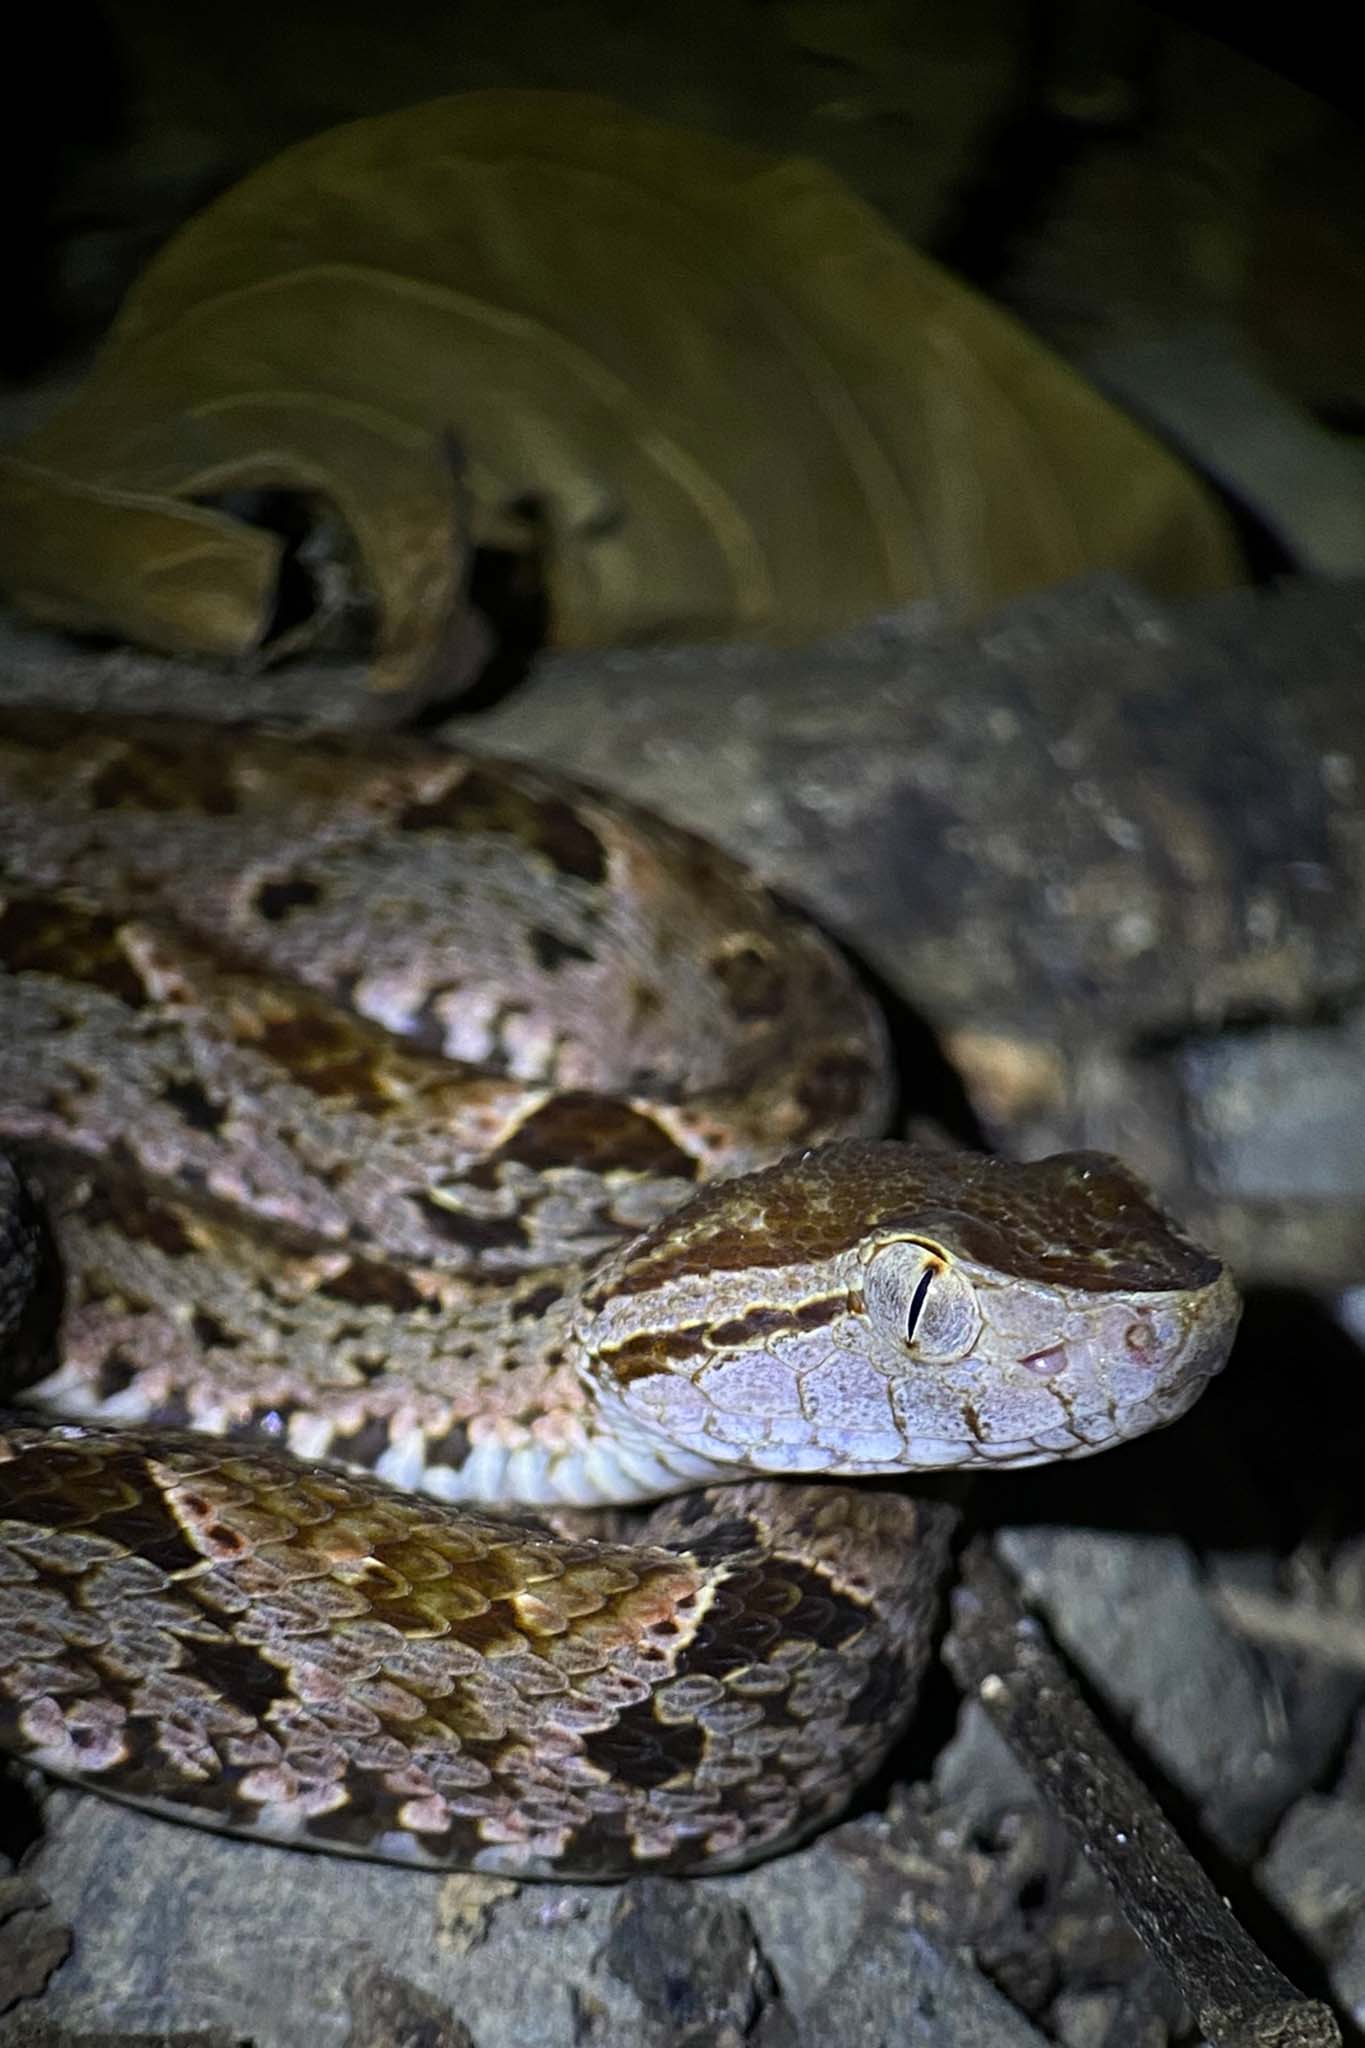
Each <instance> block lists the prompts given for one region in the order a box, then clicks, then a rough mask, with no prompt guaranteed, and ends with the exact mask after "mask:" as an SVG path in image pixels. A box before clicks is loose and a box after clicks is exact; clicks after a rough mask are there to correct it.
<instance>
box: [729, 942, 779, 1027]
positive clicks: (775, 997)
mask: <svg viewBox="0 0 1365 2048" xmlns="http://www.w3.org/2000/svg"><path fill="white" fill-rule="evenodd" d="M711 973H712V975H713V976H714V978H715V979H716V980H717V981H718V982H719V983H720V986H721V988H722V989H723V990H724V991H725V1000H726V1002H727V1003H728V1004H729V1006H730V1009H731V1010H732V1011H733V1013H734V1014H735V1016H736V1017H738V1018H739V1019H740V1021H741V1022H742V1023H745V1024H750V1023H758V1022H761V1021H762V1020H763V1019H765V1018H769V1017H776V1016H777V1015H778V1013H779V1012H780V1011H781V1008H782V1005H783V1002H784V1000H785V997H786V983H785V978H784V976H783V973H782V968H781V964H780V962H779V961H778V960H776V959H775V958H774V956H773V954H772V952H771V951H770V950H769V949H768V948H767V947H766V946H763V945H760V944H759V942H758V941H757V940H756V939H741V940H738V941H732V942H731V943H730V944H728V945H726V946H724V947H722V949H721V950H720V951H719V952H718V953H716V954H714V955H713V957H712V960H711Z"/></svg>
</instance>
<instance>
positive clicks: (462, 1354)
mask: <svg viewBox="0 0 1365 2048" xmlns="http://www.w3.org/2000/svg"><path fill="white" fill-rule="evenodd" d="M0 888H2V889H3V900H2V903H0V970H3V971H0V1139H3V1140H4V1141H5V1143H6V1144H7V1146H8V1147H9V1149H10V1151H11V1152H12V1153H13V1155H14V1158H15V1160H16V1162H17V1167H16V1166H11V1165H9V1164H8V1163H3V1171H0V1327H3V1328H4V1329H6V1330H7V1332H8V1350H9V1352H10V1354H11V1359H12V1364H11V1371H12V1374H13V1376H14V1377H15V1378H16V1379H18V1380H27V1381H28V1382H30V1388H29V1391H30V1393H31V1395H32V1396H33V1397H34V1398H36V1399H37V1400H38V1401H40V1402H41V1403H42V1405H43V1409H44V1410H45V1411H46V1412H45V1414H40V1413H39V1412H38V1411H36V1410H35V1411H34V1412H33V1413H32V1414H31V1415H29V1416H25V1415H24V1414H23V1413H22V1412H20V1413H15V1414H14V1415H12V1416H11V1417H9V1418H6V1420H5V1425H4V1428H3V1431H2V1432H0V1740H3V1742H4V1743H5V1744H6V1745H7V1746H8V1747H10V1748H12V1749H14V1750H16V1751H18V1752H20V1753H22V1754H24V1755H26V1756H29V1757H31V1758H32V1759H34V1760H36V1761H37V1762H38V1763H39V1764H41V1765H42V1766H43V1767H44V1768H46V1769H48V1770H50V1771H52V1772H55V1773H58V1774H62V1775H65V1776H68V1777H73V1778H76V1779H79V1780H81V1781H83V1782H88V1783H89V1784H90V1785H92V1786H94V1787H97V1788H102V1789H104V1790H106V1791H109V1792H111V1793H114V1794H116V1795H119V1796H122V1797H125V1798H129V1799H132V1800H136V1801H138V1802H139V1803H142V1804H145V1805H148V1806H150V1807H152V1808H154V1809H156V1810H159V1811H163V1812H165V1813H168V1814H171V1815H174V1816H176V1817H179V1818H182V1819H186V1820H193V1821H200V1822H203V1823H206V1824H209V1825H213V1826H217V1827H221V1828H225V1829H230V1830H234V1831H238V1832H248V1833H254V1834H261V1835H266V1836H270V1837H273V1838H278V1839H281V1840H286V1841H290V1842H295V1843H300V1844H305V1845H312V1846H315V1847H325V1848H328V1849H332V1850H337V1851H353V1852H358V1853H362V1854H367V1855H377V1856H384V1857H390V1858H394V1859H398V1860H409V1861H413V1862H417V1863H425V1864H428V1865H434V1866H446V1867H449V1866H456V1867H474V1868H480V1869H488V1870H498V1871H505V1872H508V1873H511V1874H514V1875H525V1876H535V1875H554V1876H567V1875H578V1876H604V1875H611V1874H619V1873H621V1872H624V1871H628V1870H632V1869H643V1868H648V1869H661V1870H681V1869H701V1868H706V1869H719V1868H725V1867H730V1866H733V1865H736V1864H739V1863H742V1862H745V1861H748V1860H750V1859H752V1858H753V1857H755V1856H756V1855H759V1854H761V1853H766V1852H767V1851H769V1850H771V1849H773V1848H775V1847H777V1846H779V1845H781V1844H783V1843H785V1842H788V1841H791V1840H793V1839H795V1838H797V1837H798V1836H800V1835H801V1834H804V1833H806V1832H808V1831H809V1830H810V1829H811V1828H813V1827H814V1826H816V1825H818V1824H819V1823H820V1822H821V1821H823V1820H825V1819H827V1818H828V1817H830V1816H831V1815H832V1814H833V1813H835V1812H836V1811H837V1810H838V1808H839V1807H840V1806H841V1805H842V1804H843V1803H844V1801H845V1800H846V1798H847V1796H848V1793H849V1791H850V1789H851V1787H852V1786H853V1785H854V1784H855V1783H856V1782H857V1780H858V1779H859V1778H860V1777H862V1776H864V1775H865V1774H866V1773H867V1772H869V1771H870V1770H871V1769H872V1768H874V1767H875V1765H876V1764H877V1762H878V1761H879V1760H880V1758H881V1757H882V1756H883V1755H884V1754H885V1752H886V1750H887V1748H888V1747H889V1745H890V1743H891V1742H892V1741H893V1740H894V1739H895V1736H896V1734H897V1732H898V1730H899V1728H900V1726H901V1725H902V1723H903V1721H904V1718H905V1716H906V1714H907V1713H908V1711H909V1708H910V1705H911V1702H912V1700H913V1697H914V1691H915V1686H916V1681H917V1677H918V1673H919V1670H920V1667H921V1664H922V1661H923V1658H924V1656H925V1653H926V1646H927V1642H928V1637H929V1633H930V1629H931V1625H932V1619H933V1613H934V1606H935V1594H936V1588H937V1586H938V1583H939V1579H940V1576H941V1571H942V1566H943V1562H944V1558H945V1553H946V1544H947V1540H948V1530H949V1525H950V1519H951V1518H950V1515H949V1513H948V1511H947V1510H946V1509H945V1508H944V1507H943V1506H942V1505H941V1504H938V1503H936V1502H933V1501H926V1500H917V1499H916V1498H915V1496H914V1494H913V1492H911V1491H910V1490H908V1489H907V1488H906V1487H904V1485H889V1484H885V1483H884V1484H882V1485H876V1484H868V1483H867V1480H868V1479H869V1478H873V1477H875V1476H877V1475H881V1476H882V1477H883V1479H885V1478H886V1476H888V1475H892V1476H896V1477H903V1475H905V1474H907V1473H912V1472H915V1471H922V1470H925V1469H938V1470H942V1469H953V1470H957V1469H962V1468H967V1467H973V1466H976V1467H985V1466H990V1465H995V1464H1000V1465H1008V1464H1023V1463H1030V1462H1037V1461H1040V1460H1045V1459H1050V1458H1058V1457H1067V1456H1074V1455H1084V1454H1085V1453H1088V1452H1090V1451H1093V1450H1098V1449H1101V1448H1103V1447H1104V1446H1105V1445H1106V1444H1108V1443H1111V1442H1115V1441H1118V1440H1120V1439H1122V1438H1125V1437H1129V1436H1132V1435H1135V1434H1137V1433H1139V1432H1140V1431H1142V1430H1144V1429H1147V1428H1150V1427H1152V1426H1154V1425H1156V1424H1159V1423H1162V1422H1165V1421H1168V1420H1170V1419H1172V1418H1173V1417H1174V1416H1176V1415H1178V1414H1179V1413H1181V1412H1182V1410H1183V1409H1184V1408H1185V1407H1186V1406H1188V1404H1189V1403H1190V1401H1191V1400H1193V1399H1194V1397H1195V1396H1196V1394H1197V1393H1198V1392H1199V1390H1200V1388H1201V1387H1202V1385H1203V1384H1204V1382H1205V1381H1206V1379H1207V1378H1208V1376H1209V1375H1210V1374H1211V1373H1212V1372H1214V1371H1216V1370H1217V1368H1218V1366H1219V1365H1221V1363H1222V1361H1223V1359H1224V1357H1225V1355H1226V1351H1227V1348H1228V1345H1229V1343H1230V1340H1231V1335H1232V1331H1233V1327H1234V1325H1235V1321H1236V1298H1235V1294H1234V1291H1233V1288H1232V1285H1231V1282H1230V1280H1229V1279H1228V1276H1227V1274H1226V1272H1225V1271H1224V1269H1223V1268H1222V1267H1221V1265H1220V1264H1219V1263H1218V1261H1217V1260H1215V1259H1213V1258H1211V1257H1209V1256H1208V1255H1207V1254H1205V1253H1204V1252H1202V1251H1201V1250H1199V1249H1198V1248H1197V1247H1196V1246H1194V1245H1192V1244H1191V1243H1190V1242H1189V1241H1188V1240H1187V1239H1185V1238H1184V1237H1182V1236H1181V1234H1180V1233H1179V1232H1178V1231H1177V1230H1176V1229H1175V1228H1174V1227H1173V1226H1172V1225H1171V1224H1169V1223H1168V1222H1167V1221H1166V1220H1165V1219H1164V1218H1163V1217H1162V1216H1161V1215H1160V1213H1159V1212H1158V1211H1157V1210H1156V1209H1155V1208H1154V1207H1153V1206H1152V1204H1151V1202H1150V1200H1149V1198H1148V1197H1147V1196H1146V1195H1145V1194H1144V1193H1143V1191H1142V1189H1141V1188H1140V1187H1139V1186H1138V1185H1137V1184H1136V1183H1135V1182H1134V1181H1133V1180H1132V1179H1131V1177H1130V1176H1129V1175H1128V1174H1127V1173H1126V1172H1125V1171H1124V1169H1123V1168H1121V1167H1120V1166H1119V1165H1118V1164H1117V1163H1116V1162H1114V1161H1112V1160H1108V1159H1105V1158H1102V1157H1100V1156H1097V1155H1085V1154H1077V1155H1072V1156H1069V1157H1066V1158H1060V1159H1054V1160H1049V1161H1044V1162H1041V1163H1039V1164H1037V1165H1033V1166H1013V1165H1009V1164H1007V1163H1004V1162H999V1161H995V1160H991V1159H984V1158H977V1157H966V1156H964V1157H958V1156H954V1155H949V1154H940V1153H936V1152H924V1151H916V1150H913V1149H911V1148H910V1147H907V1146H902V1145H896V1144H890V1143H875V1142H871V1141H870V1136H869V1134H871V1133H873V1132H875V1131H876V1130H877V1129H879V1128H881V1125H882V1121H883V1119H884V1118H885V1116H886V1113H887V1076H886V1057H885V1051H884V1047H883V1042H882V1037H881V1034H880V1030H879V1027H878V1025H877V1021H876V1019H875V1017H874V1015H873V1013H872V1011H871V1010H870V1008H869V1006H868V1004H867V1003H866V1001H865V1000H864V998H863V996H862V995H861V993H860V992H859V990H858V989H857V987H856V986H855V984H854V983H853V981H852V979H851V978H850V977H849V975H848V974H847V972H846V971H845V969H844V967H843V965H842V963H841V961H840V960H839V958H838V956H837V955H836V954H835V952H834V951H833V950H832V949H831V948H830V947H829V946H828V945H827V944H826V943H825V942H824V941H823V939H822V938H820V937H819V935H818V934H816V933H815V932H814V931H813V930H812V929H811V928H810V927H809V926H808V925H806V924H805V923H804V922H803V921H802V920H801V919H800V918H799V917H797V916H796V915H795V914H794V913H792V912H790V911H788V910H786V909H785V908H783V907H782V906H781V905H779V904H778V903H777V902H775V901H774V899H772V898H771V897H770V896H769V895H768V894H767V893H766V892H765V891H763V890H762V889H761V888H760V887H759V886H758V885H757V884H756V883H755V882H754V881H753V880H752V879H751V878H750V877H748V876H747V875H746V874H745V873H744V872H743V870H741V869H740V868H738V867H737V866H736V865H735V864H734V863H732V862H730V861H729V860H727V859H725V858H723V857H722V856H721V855H720V854H718V853H716V852H715V851H714V850H713V849H711V848H709V847H706V846H704V845H702V844H701V843H700V842H698V841H696V840H694V839H691V838H690V837H688V836H686V835H685V834H682V833H678V832H675V831H673V830H671V829H669V828H667V827H665V826H663V825H661V824H659V823H658V822H657V821H653V820H648V819H644V818H642V817H640V816H638V815H636V814H635V813H633V812H631V811H630V810H629V809H628V808H627V807H624V806H620V805H616V804H608V803H606V802H605V801H603V800H602V799H600V798H597V797H595V796H593V795H591V794H590V793H587V792H585V791H582V790H579V789H576V788H574V787H571V786H569V785H566V784H561V783H558V782H555V781H553V780H550V779H548V778H544V777H541V776H538V775H535V774H532V773H530V772H524V771H521V770H512V769H510V768H506V767H501V766H498V767H495V766H493V765H492V764H489V763H479V762H476V761H472V760H470V759H467V758H466V757H464V756H459V755H454V754H451V753H448V752H444V751H437V750H434V749H428V748H423V747H421V746H417V745H413V746H404V745H402V744H401V743H400V744H386V745H384V746H382V747H376V746H375V745H374V744H373V743H371V742H368V741H367V742H363V743H359V742H346V741H341V740H326V741H315V742H313V743H311V744H309V745H308V746H300V745H291V744H289V743H288V742H286V741H283V740H274V739H268V738H262V737H248V736H243V735H240V734H235V733H229V732H225V731H222V730H214V731H208V730H203V731H200V730H197V729H195V728H192V727H189V726H185V727H180V726H176V725H171V724H163V723H155V724H147V725H136V724H132V723H124V724H112V723H111V724H110V725H108V726H100V725H98V724H92V723H90V722H88V721H85V722H77V721H75V720H69V719H66V718H63V717H61V716H59V715H49V714H40V713H37V712H33V713H10V714H6V715H4V717H3V719H0ZM20 1168H21V1169H22V1177H21V1173H20V1171H19V1170H18V1169H20ZM26 1183H27V1185H26ZM54 1416H55V1418H57V1419H54ZM323 1461H326V1462H323ZM342 1466H344V1467H346V1468H348V1469H346V1470H342V1469H339V1468H340V1467H342ZM801 1475H807V1476H806V1477H804V1478H803V1477H802V1476H801ZM811 1475H815V1476H811ZM836 1482H844V1483H836ZM849 1482H858V1483H849ZM651 1500H653V1501H659V1502H661V1503H662V1504H661V1505H657V1506H655V1507H653V1508H652V1509H650V1510H648V1511H647V1512H646V1513H644V1514H643V1515H640V1514H639V1513H638V1512H637V1513H635V1514H634V1515H633V1516H632V1517H631V1518H630V1519H629V1521H628V1522H627V1523H625V1524H623V1523H622V1519H621V1518H620V1517H617V1518H616V1520H615V1521H608V1520H607V1518H606V1517H605V1516H602V1515H600V1514H599V1516H598V1517H597V1518H595V1519H592V1520H590V1519H589V1518H588V1517H587V1516H585V1515H584V1513H583V1512H582V1510H583V1509H585V1508H588V1507H599V1509H600V1507H601V1506H602V1505H603V1504H611V1503H617V1504H627V1503H631V1502H640V1501H651ZM495 1507H496V1508H499V1509H501V1510H503V1511H504V1512H503V1513H502V1514H501V1515H499V1514H497V1513H494V1512H492V1510H493V1509H494V1508H495Z"/></svg>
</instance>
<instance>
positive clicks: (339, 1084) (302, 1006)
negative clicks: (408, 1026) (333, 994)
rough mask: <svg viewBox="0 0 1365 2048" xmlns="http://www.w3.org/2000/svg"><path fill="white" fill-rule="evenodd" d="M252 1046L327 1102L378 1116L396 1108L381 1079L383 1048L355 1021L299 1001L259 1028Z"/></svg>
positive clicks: (254, 1029)
mask: <svg viewBox="0 0 1365 2048" xmlns="http://www.w3.org/2000/svg"><path fill="white" fill-rule="evenodd" d="M249 1043H251V1044H253V1045H254V1046H256V1047H257V1049H258V1050H259V1051H261V1052H263V1053H264V1054H265V1055H266V1056H267V1058H269V1059H271V1060H273V1061H274V1063H275V1065H276V1066H277V1067H279V1068H281V1069H282V1071H283V1072H284V1073H286V1074H287V1075H288V1076H289V1078H290V1080H291V1081H296V1082H297V1083H298V1085H299V1086H300V1087H301V1088H306V1089H307V1090H308V1092H309V1093H310V1094H311V1095H316V1096H318V1097H319V1099H320V1100H322V1101H328V1102H330V1101H338V1100H342V1101H347V1102H351V1103H354V1104H356V1105H357V1106H358V1107H360V1108H363V1109H368V1110H370V1111H372V1112H375V1111H379V1110H384V1109H388V1108H391V1107H392V1098H391V1097H390V1096H389V1095H388V1093H387V1092H386V1090H385V1089H384V1087H383V1084H382V1081H381V1078H380V1076H381V1072H382V1067H383V1048H382V1047H380V1046H378V1045H376V1044H374V1043H372V1041H371V1039H370V1037H369V1035H368V1033H367V1032H366V1031H365V1030H364V1029H363V1027H361V1026H358V1025H357V1024H356V1023H355V1022H354V1020H353V1019H351V1018H349V1017H344V1016H338V1015H335V1014H333V1013H330V1012H328V1011H327V1010H324V1009H323V1008H322V1007H321V1005H320V1004H319V1005H314V1004H311V1003H308V1002H307V1001H306V1000H305V999H303V998H300V999H298V1000H297V1001H296V1002H295V1004H294V1006H293V1007H292V1008H291V1009H289V1010H288V1011H286V1012H284V1013H277V1014H276V1015H274V1016H271V1017H267V1018H266V1019H264V1020H263V1021H262V1022H261V1023H260V1025H259V1026H258V1027H256V1028H253V1031H252V1034H251V1037H250V1040H249Z"/></svg>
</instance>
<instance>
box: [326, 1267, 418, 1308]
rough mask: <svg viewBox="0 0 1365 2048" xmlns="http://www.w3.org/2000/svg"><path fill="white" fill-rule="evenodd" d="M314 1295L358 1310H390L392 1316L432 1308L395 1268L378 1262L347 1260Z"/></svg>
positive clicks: (404, 1274)
mask: <svg viewBox="0 0 1365 2048" xmlns="http://www.w3.org/2000/svg"><path fill="white" fill-rule="evenodd" d="M317 1291H318V1293H319V1294H321V1295H325V1296H327V1297H328V1299H330V1300H332V1301H344V1302H347V1303H348V1304H350V1305H351V1306H352V1307H357V1308H385V1309H390V1310H392V1312H393V1313H394V1314H395V1315H414V1314H416V1313H418V1311H420V1310H422V1309H425V1308H429V1307H430V1306H431V1304H430V1303H429V1302H428V1301H427V1299H426V1297H425V1296H424V1295H423V1294H422V1293H421V1292H420V1291H419V1290H418V1289H417V1288H416V1287H414V1286H413V1284H412V1282H411V1280H409V1279H408V1277H407V1274H406V1273H403V1272H401V1271H400V1270H399V1269H398V1267H396V1266H385V1265H381V1264H380V1263H379V1261H378V1260H377V1259H362V1258H357V1257H352V1258H350V1259H348V1261H347V1263H346V1264H345V1266H343V1267H342V1269H341V1271H340V1272H339V1273H333V1274H332V1275H331V1277H330V1278H329V1279H327V1280H324V1281H323V1282H322V1283H321V1284H320V1286H319V1287H318V1290H317Z"/></svg>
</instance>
